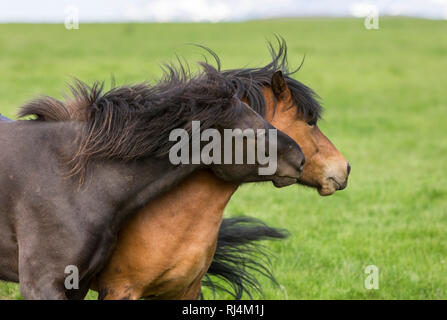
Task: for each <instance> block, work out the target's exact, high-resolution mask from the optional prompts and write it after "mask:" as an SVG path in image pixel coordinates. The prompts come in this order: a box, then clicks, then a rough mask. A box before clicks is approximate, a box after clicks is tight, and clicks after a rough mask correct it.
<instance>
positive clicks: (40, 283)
mask: <svg viewBox="0 0 447 320" xmlns="http://www.w3.org/2000/svg"><path fill="white" fill-rule="evenodd" d="M29 262H30V260H28V259H23V260H21V261H20V262H19V281H20V292H21V293H22V295H23V297H24V298H25V299H27V300H66V299H67V296H66V294H65V288H64V286H63V283H64V280H63V279H58V278H57V275H54V274H51V273H48V272H46V271H45V270H42V269H41V270H39V271H37V270H32V269H34V268H32V267H30V265H31V266H32V263H29Z"/></svg>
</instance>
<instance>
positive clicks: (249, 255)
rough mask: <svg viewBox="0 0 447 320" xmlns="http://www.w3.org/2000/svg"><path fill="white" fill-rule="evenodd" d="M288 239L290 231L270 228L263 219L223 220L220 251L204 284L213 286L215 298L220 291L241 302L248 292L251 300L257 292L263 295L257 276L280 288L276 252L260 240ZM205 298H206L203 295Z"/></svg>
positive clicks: (218, 242)
mask: <svg viewBox="0 0 447 320" xmlns="http://www.w3.org/2000/svg"><path fill="white" fill-rule="evenodd" d="M287 236H288V232H287V230H285V229H277V228H273V227H270V226H268V225H267V224H266V223H264V222H262V221H261V220H259V219H255V218H250V217H233V218H225V219H223V220H222V224H221V226H220V229H219V235H218V239H217V247H216V252H215V254H214V258H213V261H212V263H211V265H210V267H209V269H208V272H207V274H206V275H205V278H204V279H203V281H202V285H203V286H205V287H209V288H210V289H211V290H212V292H213V295H214V296H215V294H216V291H217V290H222V291H224V292H227V293H229V294H230V295H232V296H233V297H234V298H235V299H237V300H239V299H241V298H242V295H243V294H244V293H246V294H247V295H248V297H249V298H250V299H253V295H252V294H253V292H257V293H259V294H261V295H263V291H262V286H261V284H260V282H259V281H258V279H257V278H256V274H260V275H261V276H264V277H266V278H268V279H269V280H271V281H272V282H273V283H274V284H276V285H278V282H277V281H276V279H275V277H274V276H273V271H272V264H271V255H272V253H271V252H270V250H268V248H266V247H265V246H264V245H262V244H261V243H259V241H261V240H275V239H284V238H286V237H287ZM219 280H221V281H219ZM228 287H229V288H228ZM201 297H202V298H203V293H202V294H201Z"/></svg>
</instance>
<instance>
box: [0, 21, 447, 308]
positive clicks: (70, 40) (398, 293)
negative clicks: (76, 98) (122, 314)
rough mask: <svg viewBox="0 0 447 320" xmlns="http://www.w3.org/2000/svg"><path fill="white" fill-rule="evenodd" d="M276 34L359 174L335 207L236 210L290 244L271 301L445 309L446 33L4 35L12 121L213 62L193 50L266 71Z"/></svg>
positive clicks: (269, 194)
mask: <svg viewBox="0 0 447 320" xmlns="http://www.w3.org/2000/svg"><path fill="white" fill-rule="evenodd" d="M274 33H278V34H280V35H282V36H283V37H284V38H285V39H286V40H287V43H288V46H289V60H290V63H291V65H292V66H297V65H298V64H299V62H300V61H301V58H302V56H303V55H304V54H306V60H305V63H304V67H303V68H302V70H301V71H300V72H299V73H298V74H296V77H297V79H299V80H300V81H302V82H304V83H305V84H307V85H309V86H310V87H312V88H313V89H314V90H315V91H316V92H317V93H318V94H319V95H320V96H321V97H322V98H323V104H324V106H325V108H326V111H325V114H324V119H323V120H322V121H321V122H320V124H319V125H320V127H321V129H322V130H323V132H325V134H326V135H327V136H328V137H329V138H330V139H331V140H332V141H333V142H334V144H335V145H336V146H337V147H338V149H339V150H341V151H342V152H343V153H344V154H345V156H346V157H347V158H348V159H349V161H350V163H351V165H352V173H351V177H350V183H349V186H348V188H347V189H346V190H344V191H342V192H339V193H337V194H335V195H333V196H331V197H325V198H322V197H320V196H318V194H317V193H316V192H315V191H314V190H310V189H306V188H303V187H288V188H285V189H281V190H277V189H275V188H274V187H273V186H271V185H270V184H256V185H246V186H244V187H242V188H240V190H239V191H238V192H237V193H236V195H235V196H234V197H233V199H232V200H231V203H230V205H229V206H228V207H227V210H226V215H237V214H245V215H250V216H256V217H259V218H261V219H263V220H265V221H267V222H268V223H269V224H271V225H274V226H277V227H285V228H288V229H289V231H290V233H291V236H290V237H289V238H288V239H287V240H285V241H282V242H275V243H270V244H268V246H269V247H270V248H271V249H272V251H273V252H274V253H275V256H276V258H275V260H274V270H275V274H276V277H277V279H278V281H279V283H280V284H281V286H282V287H281V288H277V287H274V286H272V285H271V284H270V283H268V282H265V283H264V287H265V293H266V296H265V298H267V299H446V298H447V262H446V261H447V232H446V231H447V182H446V173H447V172H446V169H447V163H446V160H447V159H446V156H447V89H446V84H447V72H446V71H447V38H446V35H447V22H444V21H427V20H418V19H386V18H384V19H381V20H380V29H379V30H366V29H364V27H363V21H362V20H359V19H301V20H295V19H293V20H292V19H284V20H270V21H255V22H245V23H228V24H97V25H80V29H79V30H65V28H64V26H63V25H31V24H29V25H21V24H11V25H0V113H2V114H3V115H5V116H9V117H13V118H15V112H16V110H17V109H16V108H17V106H19V105H21V104H23V103H24V102H25V101H27V100H28V99H30V98H32V97H35V96H36V95H39V94H47V95H52V96H55V97H59V98H60V97H62V95H61V92H62V91H63V90H64V82H67V81H70V79H71V77H73V76H74V77H78V78H80V79H82V80H85V81H87V82H91V81H93V80H109V79H111V77H112V76H114V77H115V79H116V81H117V83H119V84H122V83H129V82H139V81H143V80H154V79H156V78H157V76H159V74H160V69H159V64H160V63H162V62H164V61H171V60H173V59H175V53H178V54H179V55H181V56H183V57H185V59H187V60H188V61H191V62H193V61H197V60H201V59H202V58H201V55H200V54H201V52H200V50H199V49H197V48H193V47H190V46H186V45H185V43H190V42H194V43H199V44H203V45H206V46H208V47H210V48H212V49H213V50H215V51H216V52H217V53H218V54H219V56H220V57H221V59H222V62H223V67H224V68H233V67H242V66H245V65H249V66H260V65H262V64H264V63H266V62H268V61H269V54H268V51H267V48H266V45H265V39H266V38H270V39H272V38H273V36H272V35H273V34H274ZM0 259H1V257H0ZM368 265H376V266H377V267H378V268H379V289H378V290H367V289H365V287H364V280H365V277H366V274H365V272H364V269H365V267H366V266H368ZM207 295H208V297H210V295H209V292H207ZM94 297H95V295H94V294H92V293H91V294H89V298H94ZM16 298H20V293H19V289H18V285H16V284H10V283H4V282H1V283H0V299H16ZM218 298H223V299H225V298H228V296H226V295H218Z"/></svg>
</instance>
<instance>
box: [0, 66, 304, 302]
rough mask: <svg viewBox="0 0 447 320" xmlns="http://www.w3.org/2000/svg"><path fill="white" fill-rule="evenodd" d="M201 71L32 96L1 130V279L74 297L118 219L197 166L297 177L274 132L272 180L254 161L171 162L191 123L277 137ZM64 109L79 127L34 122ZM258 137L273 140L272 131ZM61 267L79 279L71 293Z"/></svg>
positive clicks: (49, 295)
mask: <svg viewBox="0 0 447 320" xmlns="http://www.w3.org/2000/svg"><path fill="white" fill-rule="evenodd" d="M202 67H203V68H202V71H201V72H200V73H199V74H198V75H196V76H194V77H193V76H191V77H187V76H184V73H182V74H181V75H182V76H177V75H178V74H179V73H178V72H176V71H175V70H174V69H172V68H171V69H170V72H171V73H170V74H167V75H166V76H165V78H164V80H162V81H160V83H158V84H157V85H155V86H149V85H147V84H145V83H142V84H137V85H132V86H123V87H117V88H113V89H111V90H110V91H108V92H105V93H103V86H102V85H101V84H99V83H95V84H94V85H93V86H92V87H89V86H87V85H85V84H83V83H81V82H79V81H78V82H77V83H76V84H75V85H73V86H72V92H73V99H72V100H71V101H65V102H61V101H59V100H56V99H53V98H50V97H44V98H40V99H36V100H33V101H31V102H30V103H28V104H27V105H25V106H24V107H23V108H22V110H21V112H20V114H19V115H20V116H28V115H34V116H35V117H36V119H35V120H23V121H15V122H11V123H6V122H2V123H0V148H1V150H2V153H1V154H0V161H1V163H2V166H1V168H0V191H1V192H0V203H2V207H1V208H0V234H1V238H0V255H1V257H2V259H1V261H0V279H2V280H7V281H15V282H19V283H20V290H21V293H22V295H23V296H24V297H25V298H26V299H67V298H71V299H79V298H83V297H84V296H85V294H86V292H87V290H88V288H89V285H90V282H91V280H92V278H93V277H94V276H95V275H96V274H97V272H98V271H100V270H101V269H102V267H103V266H104V264H105V262H106V261H107V260H108V257H109V256H110V254H111V253H112V251H113V249H114V247H115V244H116V240H117V236H118V232H119V231H120V230H121V228H122V226H123V225H124V224H125V223H126V221H128V220H129V219H130V218H131V217H132V215H133V214H135V213H136V212H137V211H138V210H139V209H140V208H143V207H145V206H146V205H147V203H148V202H150V201H151V200H153V199H154V198H156V197H157V196H159V195H161V194H163V193H165V192H166V191H167V190H169V189H170V188H172V187H173V186H175V185H176V184H178V183H179V182H181V181H182V180H183V179H185V178H186V177H187V176H188V175H190V174H191V173H193V172H194V171H196V170H201V169H205V168H206V169H208V170H210V171H211V172H213V174H215V175H216V176H217V177H220V178H221V179H223V180H225V181H227V182H226V183H242V182H251V181H273V182H274V183H275V185H276V186H285V185H288V184H290V183H292V182H293V180H295V181H296V179H297V178H298V177H299V174H300V173H301V170H302V164H303V161H304V156H303V154H302V152H301V150H300V148H299V146H298V144H297V143H296V142H295V141H293V140H292V139H291V138H290V137H288V136H287V135H286V134H284V133H282V132H280V131H276V133H277V139H276V140H277V141H276V146H277V170H276V171H275V172H274V173H272V174H270V175H260V174H259V172H258V170H259V169H260V168H261V166H262V164H261V162H260V160H259V159H258V157H256V159H255V163H254V164H244V163H243V164H234V163H233V164H217V163H210V164H205V163H203V162H202V161H201V162H198V163H192V164H191V163H189V164H188V163H186V164H184V163H179V164H173V163H172V161H171V159H170V157H168V154H169V151H170V150H171V148H172V147H173V145H174V144H175V143H174V141H172V140H171V139H170V138H169V137H170V133H172V131H173V130H174V129H179V128H182V129H183V130H184V131H185V132H187V135H188V136H192V135H193V134H194V133H193V132H192V128H191V123H192V121H194V120H196V121H200V123H201V124H202V130H205V129H210V128H213V129H214V130H217V131H218V133H220V135H222V136H223V135H224V130H227V129H235V128H237V129H240V130H244V129H246V128H253V129H256V130H258V129H261V130H270V129H271V130H276V129H274V128H273V126H272V125H271V124H269V123H268V122H266V121H265V120H264V119H263V118H262V117H261V116H259V115H258V114H257V113H256V112H254V111H253V110H252V109H251V108H249V107H248V106H247V105H246V104H245V103H244V102H242V101H241V100H240V99H238V98H237V97H236V96H235V93H236V92H235V87H234V84H233V83H231V82H230V81H229V80H228V79H226V78H225V77H224V76H222V75H221V74H220V73H219V72H218V71H217V70H215V69H214V68H213V67H211V66H210V65H207V64H202ZM64 111H65V112H66V113H68V112H78V113H79V114H82V116H81V117H83V118H84V119H85V121H82V122H81V121H77V122H75V121H39V120H42V119H44V120H45V119H46V118H51V117H53V118H55V117H57V116H58V115H59V114H58V112H64ZM256 139H257V140H258V138H257V137H256ZM188 141H189V140H188ZM265 141H266V142H267V144H268V143H273V142H274V141H271V140H270V135H269V136H267V135H265ZM231 147H232V148H235V145H234V144H231ZM187 148H188V149H192V148H193V146H192V145H191V143H190V142H188V144H187ZM224 151H225V149H224V150H220V152H221V153H222V154H223V152H224ZM270 151H271V150H270ZM243 152H244V154H243V155H244V159H245V158H246V157H248V155H247V154H246V152H245V150H243ZM191 156H194V155H193V154H192V155H191ZM174 223H182V220H181V219H179V220H178V221H174ZM69 266H70V267H75V268H76V269H77V270H78V277H79V281H78V283H77V284H76V285H75V286H74V287H73V288H72V289H70V288H68V287H67V286H66V283H65V279H66V276H67V275H66V274H65V272H66V270H67V269H66V268H67V267H69Z"/></svg>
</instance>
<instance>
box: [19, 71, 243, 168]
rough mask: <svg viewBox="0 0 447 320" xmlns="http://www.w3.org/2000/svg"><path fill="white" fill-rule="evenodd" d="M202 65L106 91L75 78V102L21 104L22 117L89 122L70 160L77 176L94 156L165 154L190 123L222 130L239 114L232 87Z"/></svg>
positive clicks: (46, 100) (45, 100)
mask: <svg viewBox="0 0 447 320" xmlns="http://www.w3.org/2000/svg"><path fill="white" fill-rule="evenodd" d="M200 65H201V67H202V68H201V71H200V72H199V74H197V75H195V76H192V75H191V74H190V73H189V72H188V71H187V70H186V69H185V68H184V67H182V66H180V67H178V68H175V67H173V66H169V65H167V66H166V68H165V72H164V76H163V78H162V80H161V81H160V82H159V83H158V84H157V85H155V86H150V85H148V84H147V83H141V84H137V85H132V86H121V87H116V88H113V89H111V90H109V91H107V92H105V93H103V88H104V85H103V83H99V82H96V83H95V84H94V85H93V86H88V85H86V84H85V83H83V82H81V81H79V80H76V81H75V83H74V84H73V85H72V86H71V91H72V94H73V99H72V100H71V101H67V102H61V101H58V100H56V99H53V98H50V97H43V98H40V99H37V100H34V101H31V102H30V103H28V104H27V105H25V106H23V107H22V108H21V111H20V113H19V116H21V117H23V116H27V115H34V116H36V117H37V119H36V120H44V121H70V120H81V119H82V120H83V121H84V122H85V130H84V132H83V133H82V134H81V136H80V144H79V149H78V151H77V153H76V155H75V157H74V159H73V161H72V164H73V167H72V173H73V174H78V173H81V172H83V171H84V170H85V165H86V163H87V162H88V161H89V160H90V159H92V158H113V159H121V160H131V159H135V158H139V157H144V156H148V155H151V156H155V157H159V156H164V155H166V154H167V153H169V149H170V148H171V147H172V145H173V144H174V143H175V142H172V141H169V139H168V137H169V133H170V132H171V131H172V130H173V129H176V128H184V129H185V130H187V131H188V133H191V121H192V120H197V121H200V126H201V129H202V130H204V129H207V128H210V127H212V126H214V125H216V124H217V123H219V125H221V126H223V127H224V126H225V125H227V124H228V123H231V122H234V121H235V120H236V119H237V118H238V116H239V112H240V110H241V109H240V108H238V107H236V102H237V101H238V99H237V97H236V96H235V93H236V92H235V86H234V83H233V82H232V81H230V80H229V79H227V78H226V77H224V76H223V75H222V74H221V73H219V72H218V71H217V70H216V69H215V68H213V67H212V66H210V65H208V64H206V63H201V64H200Z"/></svg>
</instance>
